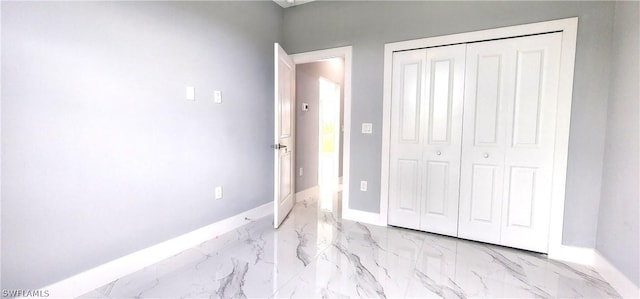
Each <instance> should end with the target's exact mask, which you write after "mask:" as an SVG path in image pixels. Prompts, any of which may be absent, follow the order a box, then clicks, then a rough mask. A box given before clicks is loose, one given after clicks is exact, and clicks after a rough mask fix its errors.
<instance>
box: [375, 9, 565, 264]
mask: <svg viewBox="0 0 640 299" xmlns="http://www.w3.org/2000/svg"><path fill="white" fill-rule="evenodd" d="M577 31H578V18H577V17H575V18H567V19H560V20H554V21H547V22H539V23H531V24H525V25H517V26H509V27H502V28H496V29H488V30H481V31H473V32H466V33H459V34H453V35H446V36H437V37H430V38H423V39H416V40H409V41H403V42H395V43H388V44H385V47H384V93H383V121H382V124H383V126H382V171H381V180H380V182H381V186H380V187H381V190H380V191H381V192H380V220H379V224H381V225H385V226H386V225H388V222H387V216H388V208H389V162H390V160H389V158H390V156H389V153H390V146H391V144H390V136H391V131H390V129H391V82H392V72H391V71H392V67H393V63H392V62H393V52H396V51H404V50H410V49H420V48H430V47H437V46H446V45H454V44H461V43H471V42H481V41H487V40H494V39H502V38H513V37H521V36H527V35H535V34H542V33H551V32H562V46H561V54H560V55H561V61H560V72H559V82H558V86H559V88H558V104H557V115H556V121H557V123H556V137H555V146H554V157H553V160H554V163H553V179H552V194H551V211H550V223H549V247H548V256H549V257H551V258H563V257H566V256H567V255H568V254H569V253H568V252H567V246H563V245H562V228H563V223H564V199H565V188H566V176H567V158H568V152H569V124H570V121H571V119H570V118H571V99H572V94H573V73H574V71H573V70H574V64H575V52H576V37H577Z"/></svg>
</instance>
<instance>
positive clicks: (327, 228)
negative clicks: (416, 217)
mask: <svg viewBox="0 0 640 299" xmlns="http://www.w3.org/2000/svg"><path fill="white" fill-rule="evenodd" d="M325 201H326V202H325ZM329 202H330V204H329ZM272 220H273V219H272V217H265V218H262V219H258V220H255V221H252V222H251V223H249V224H247V225H245V226H243V227H241V228H239V229H236V230H234V231H232V232H230V233H227V234H224V235H222V236H219V237H217V238H215V239H212V240H210V241H207V242H205V243H203V244H201V245H200V246H197V247H195V248H192V249H190V250H187V251H185V252H183V253H180V254H178V255H176V256H174V257H172V258H169V259H167V260H165V261H163V262H161V263H158V264H156V265H153V266H151V267H147V268H145V269H143V270H141V271H138V272H136V273H133V274H131V275H128V276H126V277H123V278H120V279H118V280H116V281H114V282H112V283H110V284H107V285H105V286H103V287H101V288H99V289H97V290H95V291H93V292H91V293H89V294H86V295H85V296H82V297H84V298H243V297H249V298H265V297H271V298H276V297H277V298H279V297H287V298H321V297H323V298H325V297H326V298H337V297H340V298H342V297H365V298H431V297H432V298H439V297H447V298H449V297H452V298H466V297H505V298H530V297H543V298H550V297H574V298H579V297H591V298H611V297H619V295H618V294H617V293H616V292H615V290H614V289H613V288H611V286H610V285H609V284H608V283H606V282H605V281H604V280H602V278H601V277H600V275H598V273H596V272H595V271H594V270H592V269H590V268H586V267H582V266H579V265H570V264H565V263H561V262H557V261H552V260H548V259H546V257H545V256H544V255H538V254H532V253H529V252H523V251H519V250H513V249H509V248H504V247H499V246H493V245H486V244H482V243H476V242H470V241H465V240H459V239H455V238H450V237H443V236H439V235H433V234H428V233H423V232H416V231H412V230H408V229H400V228H395V227H380V226H373V225H368V224H362V223H358V222H353V221H348V220H342V219H341V217H340V192H335V190H334V191H333V192H332V194H331V196H329V195H328V193H326V192H325V193H323V192H319V194H316V195H314V196H309V197H307V198H298V201H297V203H296V205H295V207H294V210H293V211H292V213H291V214H290V215H289V216H288V217H287V219H286V220H285V221H284V223H283V224H282V226H281V227H280V228H279V229H278V230H274V229H273V226H272Z"/></svg>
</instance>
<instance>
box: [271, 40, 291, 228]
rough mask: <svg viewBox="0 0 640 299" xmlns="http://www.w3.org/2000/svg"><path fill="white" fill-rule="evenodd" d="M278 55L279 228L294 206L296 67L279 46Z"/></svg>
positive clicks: (276, 185)
mask: <svg viewBox="0 0 640 299" xmlns="http://www.w3.org/2000/svg"><path fill="white" fill-rule="evenodd" d="M274 52H275V66H274V69H275V76H274V78H275V86H274V93H275V100H274V102H275V108H274V110H275V118H274V123H275V125H274V127H275V135H274V136H275V142H274V145H273V148H274V150H275V153H274V186H273V193H274V194H273V201H274V213H273V218H274V219H273V226H274V227H275V228H278V227H279V226H280V224H281V223H282V221H284V219H285V217H287V215H288V214H289V212H290V211H291V209H292V208H293V204H294V202H295V198H294V197H295V195H294V190H295V178H294V173H295V172H294V167H295V165H294V161H295V157H294V145H295V140H294V138H295V132H294V130H295V125H294V121H295V116H294V113H295V108H294V107H295V98H294V97H295V92H294V88H295V83H294V82H295V64H294V63H293V60H292V59H291V58H290V57H289V55H288V54H287V53H286V52H285V51H284V50H283V49H282V47H280V45H279V44H278V43H276V44H275V45H274Z"/></svg>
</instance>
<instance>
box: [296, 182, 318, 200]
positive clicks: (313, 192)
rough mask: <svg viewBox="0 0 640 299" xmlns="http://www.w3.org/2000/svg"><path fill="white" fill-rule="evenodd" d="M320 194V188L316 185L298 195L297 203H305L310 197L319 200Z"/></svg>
mask: <svg viewBox="0 0 640 299" xmlns="http://www.w3.org/2000/svg"><path fill="white" fill-rule="evenodd" d="M318 194H320V186H318V185H315V186H313V187H311V188H307V189H304V190H302V191H300V192H298V193H296V202H300V201H303V200H305V199H307V198H309V197H315V198H318Z"/></svg>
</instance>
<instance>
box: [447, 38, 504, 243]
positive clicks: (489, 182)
mask: <svg viewBox="0 0 640 299" xmlns="http://www.w3.org/2000/svg"><path fill="white" fill-rule="evenodd" d="M466 68H467V71H466V78H465V95H464V98H465V100H464V135H463V137H462V138H463V140H462V143H463V145H464V146H463V148H462V161H461V164H462V165H461V177H460V219H459V224H458V236H460V237H462V238H467V239H472V240H477V241H483V242H489V243H494V244H497V243H499V242H500V225H501V221H502V185H503V172H504V147H505V144H506V142H505V134H506V123H505V118H504V114H505V111H506V107H505V106H506V103H505V102H507V101H509V99H510V98H513V91H512V89H513V73H514V71H515V52H514V51H513V49H512V42H511V41H510V40H501V41H494V42H484V43H475V44H470V45H468V46H467V65H466Z"/></svg>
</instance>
